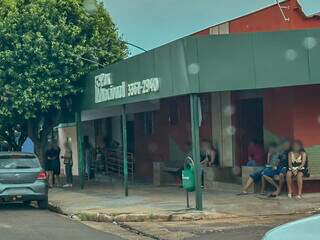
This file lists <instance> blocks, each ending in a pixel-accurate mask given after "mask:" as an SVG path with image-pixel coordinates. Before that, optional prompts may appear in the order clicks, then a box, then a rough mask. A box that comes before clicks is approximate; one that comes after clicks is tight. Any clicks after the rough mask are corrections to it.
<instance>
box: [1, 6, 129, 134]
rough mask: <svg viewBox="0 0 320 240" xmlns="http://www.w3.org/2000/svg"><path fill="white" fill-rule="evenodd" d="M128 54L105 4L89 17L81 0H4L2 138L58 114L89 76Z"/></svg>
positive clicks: (2, 26) (2, 18)
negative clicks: (9, 128)
mask: <svg viewBox="0 0 320 240" xmlns="http://www.w3.org/2000/svg"><path fill="white" fill-rule="evenodd" d="M126 55H127V48H126V46H125V45H124V44H123V43H122V42H121V40H120V39H119V35H118V33H117V29H116V27H115V25H114V24H113V22H112V20H111V18H110V16H109V15H108V13H107V12H106V10H105V9H104V7H103V6H102V5H97V11H96V13H95V14H93V15H90V14H88V13H87V12H86V11H85V9H84V7H83V4H82V1H81V0H2V1H0V135H1V134H3V133H4V132H5V130H4V129H3V128H4V126H5V125H7V123H8V121H9V122H11V124H13V123H16V124H20V121H23V120H28V119H39V118H40V117H41V116H42V115H43V114H46V113H48V112H50V111H52V110H57V109H58V110H59V109H60V108H61V106H63V101H64V99H65V98H66V97H68V96H72V95H75V94H78V93H79V92H81V87H80V84H79V81H80V80H81V78H82V77H83V76H84V75H85V74H87V73H88V72H89V71H91V70H94V69H96V68H98V67H101V65H107V64H111V63H114V62H116V61H118V60H120V59H122V58H124V57H126ZM83 59H90V60H93V61H94V62H98V63H99V64H95V63H92V62H89V61H84V60H83Z"/></svg>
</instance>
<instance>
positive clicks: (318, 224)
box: [263, 215, 320, 240]
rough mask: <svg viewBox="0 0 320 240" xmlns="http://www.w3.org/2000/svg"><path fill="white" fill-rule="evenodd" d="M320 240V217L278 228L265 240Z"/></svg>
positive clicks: (267, 234)
mask: <svg viewBox="0 0 320 240" xmlns="http://www.w3.org/2000/svg"><path fill="white" fill-rule="evenodd" d="M282 239H283V240H285V239H290V240H318V239H320V215H315V216H312V217H308V218H304V219H301V220H298V221H295V222H291V223H287V224H284V225H282V226H279V227H276V228H274V229H272V230H270V231H269V232H267V233H266V235H265V236H264V238H263V240H282Z"/></svg>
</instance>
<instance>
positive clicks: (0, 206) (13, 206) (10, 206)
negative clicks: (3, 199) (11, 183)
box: [0, 203, 36, 211]
mask: <svg viewBox="0 0 320 240" xmlns="http://www.w3.org/2000/svg"><path fill="white" fill-rule="evenodd" d="M35 209H36V208H35V207H34V206H32V205H27V204H23V203H0V211H3V210H14V211H19V210H20V211H26V210H32V211H34V210H35Z"/></svg>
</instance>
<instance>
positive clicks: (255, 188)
mask: <svg viewBox="0 0 320 240" xmlns="http://www.w3.org/2000/svg"><path fill="white" fill-rule="evenodd" d="M263 168H264V167H248V166H243V167H241V169H242V177H241V178H242V187H244V186H245V184H246V183H247V181H248V179H249V177H250V175H251V174H252V173H255V172H257V171H261V170H262V169H263ZM260 189H261V183H260V182H259V183H258V184H253V185H252V186H251V187H250V188H249V189H248V192H250V193H257V192H260Z"/></svg>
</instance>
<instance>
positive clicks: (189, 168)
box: [182, 158, 196, 192]
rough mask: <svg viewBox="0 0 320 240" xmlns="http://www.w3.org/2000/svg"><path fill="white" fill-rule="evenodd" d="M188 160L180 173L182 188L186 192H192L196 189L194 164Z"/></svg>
mask: <svg viewBox="0 0 320 240" xmlns="http://www.w3.org/2000/svg"><path fill="white" fill-rule="evenodd" d="M189 160H190V161H189V162H186V163H185V165H184V170H183V171H182V186H183V188H184V189H185V190H186V191H188V192H194V191H195V189H196V182H195V173H194V163H193V160H192V159H191V158H190V159H189Z"/></svg>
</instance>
